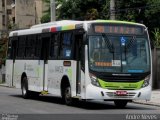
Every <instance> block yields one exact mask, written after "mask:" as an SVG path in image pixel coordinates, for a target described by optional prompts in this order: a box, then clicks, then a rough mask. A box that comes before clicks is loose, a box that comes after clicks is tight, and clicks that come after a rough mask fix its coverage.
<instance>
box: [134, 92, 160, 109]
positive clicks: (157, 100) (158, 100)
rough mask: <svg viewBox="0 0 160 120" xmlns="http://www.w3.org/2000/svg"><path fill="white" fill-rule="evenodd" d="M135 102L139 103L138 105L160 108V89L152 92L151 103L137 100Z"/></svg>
mask: <svg viewBox="0 0 160 120" xmlns="http://www.w3.org/2000/svg"><path fill="white" fill-rule="evenodd" d="M134 102H135V103H138V104H146V105H154V106H160V89H157V90H153V91H152V95H151V100H150V101H145V100H135V101H134Z"/></svg>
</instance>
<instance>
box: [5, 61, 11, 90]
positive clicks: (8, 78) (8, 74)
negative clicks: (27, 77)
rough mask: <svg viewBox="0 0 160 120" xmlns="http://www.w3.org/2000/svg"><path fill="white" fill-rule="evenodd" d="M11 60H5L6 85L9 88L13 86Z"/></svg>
mask: <svg viewBox="0 0 160 120" xmlns="http://www.w3.org/2000/svg"><path fill="white" fill-rule="evenodd" d="M12 73H13V60H10V59H9V60H6V78H5V79H6V83H7V85H8V86H9V87H11V86H13V79H12Z"/></svg>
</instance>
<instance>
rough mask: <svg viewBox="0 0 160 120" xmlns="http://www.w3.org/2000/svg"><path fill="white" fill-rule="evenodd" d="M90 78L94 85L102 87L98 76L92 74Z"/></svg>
mask: <svg viewBox="0 0 160 120" xmlns="http://www.w3.org/2000/svg"><path fill="white" fill-rule="evenodd" d="M90 78H91V83H92V85H95V86H97V87H100V84H99V82H98V79H97V77H96V76H94V75H92V74H90Z"/></svg>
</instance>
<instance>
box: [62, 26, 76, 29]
mask: <svg viewBox="0 0 160 120" xmlns="http://www.w3.org/2000/svg"><path fill="white" fill-rule="evenodd" d="M73 29H75V25H67V26H62V30H73Z"/></svg>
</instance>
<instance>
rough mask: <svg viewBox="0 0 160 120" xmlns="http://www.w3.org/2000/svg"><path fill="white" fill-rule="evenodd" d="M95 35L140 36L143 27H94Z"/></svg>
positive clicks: (142, 32)
mask: <svg viewBox="0 0 160 120" xmlns="http://www.w3.org/2000/svg"><path fill="white" fill-rule="evenodd" d="M94 31H95V32H96V33H107V34H126V35H142V34H144V29H143V27H139V26H127V25H94Z"/></svg>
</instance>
